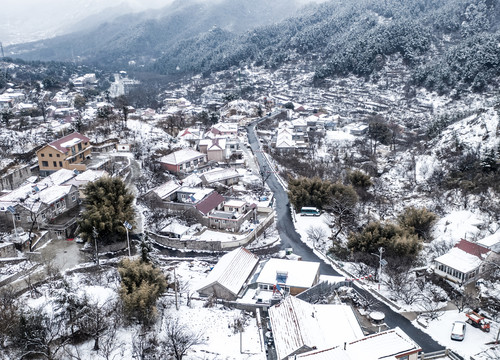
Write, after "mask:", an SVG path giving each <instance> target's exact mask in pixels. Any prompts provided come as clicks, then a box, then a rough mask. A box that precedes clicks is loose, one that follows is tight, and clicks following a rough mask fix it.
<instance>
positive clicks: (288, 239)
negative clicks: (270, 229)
mask: <svg viewBox="0 0 500 360" xmlns="http://www.w3.org/2000/svg"><path fill="white" fill-rule="evenodd" d="M255 126H256V122H254V123H252V124H250V125H249V126H248V142H249V143H250V146H251V147H252V150H253V152H254V154H255V155H256V158H257V161H258V163H259V165H260V169H261V172H263V173H266V172H267V171H270V169H269V164H268V163H267V161H266V159H265V158H264V156H263V155H262V152H261V150H260V143H259V141H258V139H257V135H256V133H255ZM267 184H268V186H269V188H270V189H271V191H272V192H273V194H274V197H275V200H276V201H275V203H276V214H277V217H278V218H277V228H278V232H279V234H280V237H281V241H282V244H283V245H282V247H283V248H288V247H292V248H293V252H294V253H295V254H297V255H300V256H301V257H302V259H303V260H305V261H316V262H319V263H320V272H321V274H324V275H337V276H338V275H340V274H339V273H338V272H336V271H335V270H334V269H333V268H332V267H331V266H330V264H327V263H326V262H325V261H323V259H321V258H319V257H318V256H316V255H315V254H314V253H313V251H312V250H311V249H310V248H309V247H308V246H306V245H305V244H304V243H303V242H302V241H301V240H300V235H299V234H298V233H297V231H296V230H295V225H294V223H293V221H292V215H291V212H290V203H289V201H288V195H287V193H286V192H285V190H284V189H283V187H282V186H281V185H280V183H279V182H278V180H277V178H276V176H275V175H274V173H271V176H269V177H268V179H267ZM353 287H354V288H355V289H356V290H357V291H358V292H359V293H360V294H361V295H363V296H364V297H366V298H373V295H371V294H370V293H368V292H367V291H365V290H364V289H361V288H360V287H359V286H357V285H356V284H354V285H353ZM372 308H373V310H378V311H382V312H383V313H384V314H385V322H386V324H387V325H388V326H389V327H391V328H394V327H396V326H399V327H400V328H401V329H403V330H404V331H405V332H406V333H407V334H408V335H409V336H410V337H411V338H412V339H413V340H415V341H416V342H417V344H419V345H420V346H421V347H422V350H423V351H424V352H426V353H428V352H433V351H438V350H443V349H444V347H443V346H441V345H439V344H438V343H437V342H436V341H434V340H433V339H432V338H431V337H430V336H429V335H427V334H426V333H424V332H423V331H421V330H420V329H417V328H416V327H414V326H413V325H412V324H411V322H410V321H409V320H408V319H406V318H405V317H404V316H402V315H401V314H399V313H397V312H395V311H393V310H392V309H391V308H390V307H388V306H387V305H385V304H384V303H381V302H377V304H376V305H374V306H372Z"/></svg>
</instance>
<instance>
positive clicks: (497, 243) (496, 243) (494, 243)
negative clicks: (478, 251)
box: [477, 231, 500, 251]
mask: <svg viewBox="0 0 500 360" xmlns="http://www.w3.org/2000/svg"><path fill="white" fill-rule="evenodd" d="M477 243H478V244H480V245H483V246H485V247H487V248H488V249H491V250H493V251H498V250H500V231H497V232H496V233H494V234H493V235H490V236H487V237H485V238H484V239H481V240H478V242H477Z"/></svg>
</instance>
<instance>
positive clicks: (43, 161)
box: [36, 132, 92, 177]
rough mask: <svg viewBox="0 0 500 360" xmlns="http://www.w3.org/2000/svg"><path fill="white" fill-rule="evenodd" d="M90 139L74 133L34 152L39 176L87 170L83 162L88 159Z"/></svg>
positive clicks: (90, 147)
mask: <svg viewBox="0 0 500 360" xmlns="http://www.w3.org/2000/svg"><path fill="white" fill-rule="evenodd" d="M91 150H92V146H91V145H90V139H89V138H88V137H86V136H83V135H82V134H79V133H77V132H74V133H73V134H70V135H67V136H64V137H62V138H60V139H59V140H55V141H53V142H51V143H49V144H47V145H45V146H44V147H42V148H41V149H40V150H38V151H37V152H36V155H37V158H38V166H39V168H40V176H42V177H44V176H48V175H50V174H52V173H54V172H56V171H57V170H60V169H68V170H78V171H85V170H87V167H86V165H85V164H84V161H85V160H87V159H88V158H90V153H91Z"/></svg>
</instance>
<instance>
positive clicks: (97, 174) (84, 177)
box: [66, 169, 109, 186]
mask: <svg viewBox="0 0 500 360" xmlns="http://www.w3.org/2000/svg"><path fill="white" fill-rule="evenodd" d="M107 175H109V174H108V172H107V171H106V170H93V169H89V170H85V171H84V172H82V173H81V174H78V175H76V176H75V177H74V178H73V179H70V180H69V181H68V182H66V184H72V185H76V186H83V185H86V184H87V183H89V182H92V181H96V180H97V179H100V178H101V177H103V176H107Z"/></svg>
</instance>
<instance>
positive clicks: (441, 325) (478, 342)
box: [412, 310, 499, 359]
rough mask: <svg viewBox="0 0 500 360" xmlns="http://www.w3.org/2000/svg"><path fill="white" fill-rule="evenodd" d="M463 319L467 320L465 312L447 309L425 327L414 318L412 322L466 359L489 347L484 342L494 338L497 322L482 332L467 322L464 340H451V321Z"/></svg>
mask: <svg viewBox="0 0 500 360" xmlns="http://www.w3.org/2000/svg"><path fill="white" fill-rule="evenodd" d="M465 320H467V317H466V316H465V313H463V312H461V313H459V312H458V310H449V311H446V312H444V314H443V316H441V317H440V318H439V319H437V320H433V321H431V322H430V323H429V326H428V327H427V329H425V328H422V327H421V326H420V325H419V324H418V323H417V321H416V320H415V321H413V322H412V323H413V325H414V326H415V327H417V328H420V329H422V330H423V331H424V332H426V333H428V334H429V335H430V336H431V337H432V338H433V339H434V340H436V341H437V342H439V343H440V344H441V345H443V346H445V347H446V348H448V349H451V350H453V351H455V352H456V353H458V354H460V355H462V356H464V357H465V358H466V359H469V357H470V356H471V355H474V354H477V353H479V352H481V351H484V350H486V349H487V348H489V347H490V346H488V345H486V343H488V342H491V341H494V340H495V336H496V334H497V332H498V327H499V324H498V323H492V325H491V331H490V332H489V333H486V332H483V331H482V330H480V329H476V328H474V327H472V326H471V325H469V324H467V326H466V331H465V338H464V340H463V341H455V340H451V338H450V335H451V328H452V324H453V322H454V321H465Z"/></svg>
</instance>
